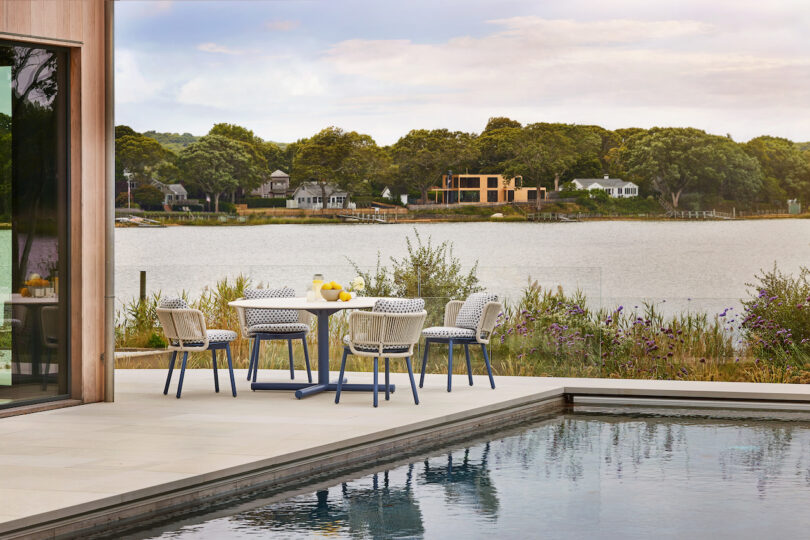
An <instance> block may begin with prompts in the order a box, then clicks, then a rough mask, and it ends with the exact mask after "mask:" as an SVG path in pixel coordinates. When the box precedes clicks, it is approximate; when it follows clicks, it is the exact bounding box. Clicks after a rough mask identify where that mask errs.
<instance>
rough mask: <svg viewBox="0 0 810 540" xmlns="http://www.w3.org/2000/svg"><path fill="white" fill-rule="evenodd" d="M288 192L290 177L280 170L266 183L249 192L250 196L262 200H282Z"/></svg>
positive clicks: (274, 172)
mask: <svg viewBox="0 0 810 540" xmlns="http://www.w3.org/2000/svg"><path fill="white" fill-rule="evenodd" d="M289 190H290V175H289V174H287V173H285V172H284V171H282V170H281V169H276V170H275V171H273V174H271V175H270V179H269V180H268V181H267V182H265V183H264V184H262V185H261V186H259V187H257V188H256V189H254V190H253V191H251V192H250V194H251V195H254V196H256V197H261V198H263V199H276V198H278V199H284V198H286V197H287V195H288V194H289Z"/></svg>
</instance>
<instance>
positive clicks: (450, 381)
mask: <svg viewBox="0 0 810 540" xmlns="http://www.w3.org/2000/svg"><path fill="white" fill-rule="evenodd" d="M447 346H448V352H447V391H448V392H450V391H451V390H452V389H453V340H452V339H451V340H449V341H448V342H447Z"/></svg>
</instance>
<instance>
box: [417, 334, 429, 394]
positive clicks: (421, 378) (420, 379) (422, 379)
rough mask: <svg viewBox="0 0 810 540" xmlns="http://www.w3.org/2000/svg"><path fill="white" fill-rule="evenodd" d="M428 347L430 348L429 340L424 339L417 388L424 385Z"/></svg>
mask: <svg viewBox="0 0 810 540" xmlns="http://www.w3.org/2000/svg"><path fill="white" fill-rule="evenodd" d="M428 349H430V341H428V340H425V355H424V356H423V357H422V374H421V375H420V376H419V388H422V387H423V386H424V385H425V369H426V368H427V361H428Z"/></svg>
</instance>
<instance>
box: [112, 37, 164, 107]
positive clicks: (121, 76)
mask: <svg viewBox="0 0 810 540" xmlns="http://www.w3.org/2000/svg"><path fill="white" fill-rule="evenodd" d="M147 65H149V63H148V62H147V61H146V59H144V58H143V57H141V55H139V54H138V53H136V52H134V51H130V50H127V49H123V50H122V49H116V51H115V101H116V103H139V102H146V101H149V99H151V98H153V97H154V96H155V95H157V93H158V92H159V91H160V89H161V87H162V85H161V83H160V82H158V81H159V79H156V78H154V77H149V76H148V75H146V74H144V73H143V71H142V68H143V67H145V66H147Z"/></svg>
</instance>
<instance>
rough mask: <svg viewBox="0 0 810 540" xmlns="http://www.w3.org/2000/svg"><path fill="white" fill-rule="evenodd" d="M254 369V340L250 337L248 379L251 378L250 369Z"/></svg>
mask: <svg viewBox="0 0 810 540" xmlns="http://www.w3.org/2000/svg"><path fill="white" fill-rule="evenodd" d="M252 369H253V340H252V339H250V338H248V373H247V380H250V371H251V370H252Z"/></svg>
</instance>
